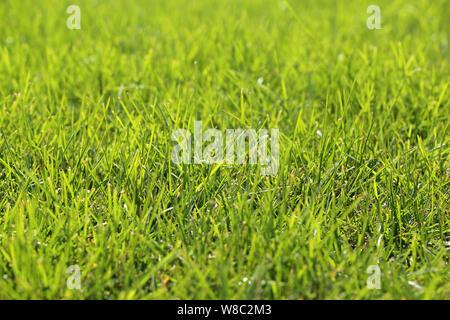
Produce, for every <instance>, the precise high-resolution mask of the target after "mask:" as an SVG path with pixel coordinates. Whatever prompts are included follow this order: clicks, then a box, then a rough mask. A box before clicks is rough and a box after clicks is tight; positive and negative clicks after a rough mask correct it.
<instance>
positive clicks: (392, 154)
mask: <svg viewBox="0 0 450 320" xmlns="http://www.w3.org/2000/svg"><path fill="white" fill-rule="evenodd" d="M375 2H376V3H375ZM71 4H76V5H78V6H79V7H80V9H81V29H80V30H69V29H68V28H67V27H66V20H67V19H68V18H69V16H70V14H68V13H66V9H67V7H68V6H69V5H71ZM371 4H376V5H378V6H379V7H380V8H381V29H379V30H369V29H368V28H367V26H366V20H367V19H368V17H369V16H370V14H367V12H366V10H367V7H368V6H369V5H371ZM0 13H1V16H2V21H1V22H0V298H3V299H131V298H135V299H178V298H181V299H191V298H197V299H206V298H208V299H236V298H240V299H437V298H441V299H442V298H443V299H450V267H449V265H448V263H449V248H450V224H449V189H450V188H449V187H450V180H449V176H450V175H449V174H450V171H449V153H450V147H449V143H450V136H449V114H450V112H449V111H450V104H449V100H450V99H449V97H450V88H449V75H450V71H449V70H450V67H449V57H450V53H449V43H448V36H449V34H448V31H449V30H450V24H449V19H448V18H449V16H450V5H449V2H448V1H446V0H433V1H426V0H416V1H406V0H404V1H399V0H391V1H385V0H376V1H375V0H370V1H365V0H360V1H352V0H348V1H337V0H335V1H332V0H330V1H323V0H304V1H294V0H292V1H290V3H286V2H284V1H279V0H274V1H270V0H267V1H262V0H260V1H257V0H226V1H225V0H224V1H212V0H211V1H207V0H199V1H174V0H173V1H169V0H152V1H144V0H127V1H112V0H111V1H94V0H91V1H88V0H70V1H57V0H42V1H39V2H37V1H34V0H33V1H32V0H21V1H15V0H3V1H2V2H1V3H0ZM196 120H199V121H200V120H201V121H203V127H204V130H205V129H208V128H217V129H219V130H221V131H222V132H225V130H226V129H229V128H230V129H237V128H242V129H246V128H254V129H256V130H259V129H271V128H276V129H279V132H280V156H279V169H278V172H277V174H275V175H273V176H266V175H263V174H261V172H260V170H261V168H260V166H258V165H250V164H248V163H245V164H231V165H230V164H225V163H222V164H217V165H209V164H195V163H191V164H183V165H177V164H174V163H173V162H172V161H171V156H170V155H171V150H172V148H173V147H174V145H175V143H174V142H173V141H172V140H171V134H172V132H173V131H174V130H175V129H178V128H184V129H188V130H190V131H192V130H193V124H194V121H196ZM70 266H77V267H79V269H80V272H81V278H80V283H81V290H77V289H70V288H69V287H68V285H67V283H68V280H70V279H69V277H71V276H72V275H73V274H72V273H67V271H68V270H67V269H68V268H69V267H70ZM370 266H378V267H379V271H380V272H381V273H380V279H381V288H380V289H371V288H370V287H368V286H367V280H368V278H369V277H371V276H372V274H371V273H368V272H367V270H368V268H369V267H370ZM372 268H374V267H372ZM375 268H377V267H375ZM369 270H372V269H370V268H369Z"/></svg>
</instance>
